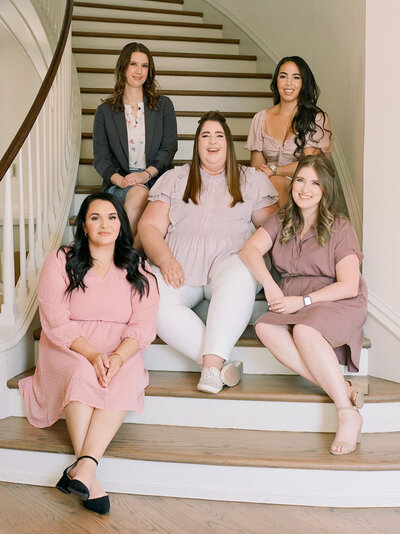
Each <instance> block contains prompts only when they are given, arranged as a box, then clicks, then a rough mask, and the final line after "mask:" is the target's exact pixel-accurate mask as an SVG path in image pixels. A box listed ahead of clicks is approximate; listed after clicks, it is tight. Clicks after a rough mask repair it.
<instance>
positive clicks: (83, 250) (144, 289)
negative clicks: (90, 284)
mask: <svg viewBox="0 0 400 534" xmlns="http://www.w3.org/2000/svg"><path fill="white" fill-rule="evenodd" d="M95 200H104V201H108V202H111V204H112V205H113V206H114V208H115V211H116V212H117V215H118V219H119V221H120V223H121V228H120V231H119V235H118V237H117V239H116V241H115V248H114V265H116V266H117V267H118V268H119V269H126V279H127V280H128V282H129V283H130V284H131V285H132V287H133V288H134V289H135V290H136V291H137V292H138V293H139V295H140V297H143V295H145V294H146V295H148V294H149V290H150V285H149V281H148V279H147V276H146V275H145V274H143V273H142V272H141V271H140V269H139V267H140V268H141V270H142V271H144V272H145V273H146V274H147V275H149V276H154V275H153V273H151V272H150V271H148V270H147V269H146V265H145V260H144V256H143V255H142V254H141V252H139V251H138V250H136V249H135V248H133V236H132V230H131V227H130V224H129V219H128V216H127V214H126V212H125V209H124V207H123V205H122V203H121V201H120V200H119V199H118V198H117V197H115V196H114V195H111V194H110V193H103V192H101V193H93V194H91V195H89V196H87V197H86V198H85V200H84V201H83V202H82V205H81V208H80V210H79V213H78V215H77V217H76V224H75V235H74V237H75V239H74V241H73V242H72V243H71V244H70V245H64V246H61V247H60V248H59V250H58V253H60V252H63V253H64V254H65V256H66V260H67V261H66V265H65V270H66V272H67V276H68V279H69V286H68V287H67V289H66V290H65V292H66V294H67V295H71V293H72V291H74V290H75V289H79V288H80V289H82V290H83V291H84V290H85V289H86V285H85V281H84V278H85V275H86V273H87V272H88V270H89V269H90V268H91V267H92V266H93V258H92V257H91V255H90V249H89V240H88V238H87V236H86V235H85V231H84V229H83V224H84V223H85V221H86V215H87V212H88V210H89V206H90V204H91V203H92V202H93V201H95Z"/></svg>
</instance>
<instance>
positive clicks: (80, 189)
mask: <svg viewBox="0 0 400 534" xmlns="http://www.w3.org/2000/svg"><path fill="white" fill-rule="evenodd" d="M185 163H189V160H184V159H174V160H173V161H172V164H173V165H174V166H177V165H184V164H185ZM238 163H240V164H242V165H247V166H248V167H249V166H250V161H249V160H248V159H247V160H244V159H239V160H238ZM79 164H80V165H92V164H93V158H81V159H80V160H79ZM96 191H101V185H77V186H76V187H75V193H94V192H96Z"/></svg>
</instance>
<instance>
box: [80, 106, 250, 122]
mask: <svg viewBox="0 0 400 534" xmlns="http://www.w3.org/2000/svg"><path fill="white" fill-rule="evenodd" d="M95 113H96V109H95V108H91V109H90V108H83V109H82V115H94V114H95ZM204 113H207V111H176V110H175V115H176V116H177V117H201V116H202V115H204ZM222 114H223V115H224V117H227V118H236V119H252V118H253V117H254V114H255V112H252V111H249V112H247V111H222Z"/></svg>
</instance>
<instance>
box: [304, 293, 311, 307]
mask: <svg viewBox="0 0 400 534" xmlns="http://www.w3.org/2000/svg"><path fill="white" fill-rule="evenodd" d="M303 301H304V306H309V305H310V304H312V300H311V297H310V295H305V296H304V297H303Z"/></svg>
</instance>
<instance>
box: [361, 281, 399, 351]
mask: <svg viewBox="0 0 400 534" xmlns="http://www.w3.org/2000/svg"><path fill="white" fill-rule="evenodd" d="M368 313H369V315H370V316H371V317H372V318H373V319H375V321H377V322H378V323H379V324H380V325H381V326H382V327H383V328H384V329H385V330H387V331H388V332H389V333H390V334H392V335H393V336H394V337H395V338H396V339H397V340H398V341H400V314H399V313H398V312H397V311H396V310H395V309H394V308H392V307H391V306H389V305H388V304H386V303H385V302H384V301H383V300H382V299H381V298H380V297H378V295H376V294H375V293H374V292H373V291H371V290H369V291H368Z"/></svg>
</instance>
